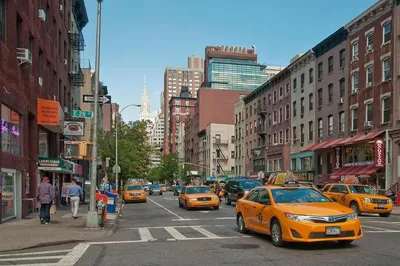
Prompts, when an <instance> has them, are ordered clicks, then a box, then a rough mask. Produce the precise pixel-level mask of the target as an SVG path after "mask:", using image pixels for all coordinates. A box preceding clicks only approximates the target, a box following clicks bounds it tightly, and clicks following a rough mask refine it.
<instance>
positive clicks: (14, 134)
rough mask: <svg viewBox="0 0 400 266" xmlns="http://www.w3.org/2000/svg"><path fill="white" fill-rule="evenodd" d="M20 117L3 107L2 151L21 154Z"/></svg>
mask: <svg viewBox="0 0 400 266" xmlns="http://www.w3.org/2000/svg"><path fill="white" fill-rule="evenodd" d="M20 123H21V119H20V115H19V114H17V113H16V112H14V111H12V110H11V109H10V108H8V107H7V106H5V105H1V123H0V124H1V143H2V144H1V150H2V151H3V152H9V153H12V154H16V155H20V154H21V145H20V143H21V142H20V127H21V125H20Z"/></svg>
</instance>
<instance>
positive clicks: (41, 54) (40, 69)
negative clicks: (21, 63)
mask: <svg viewBox="0 0 400 266" xmlns="http://www.w3.org/2000/svg"><path fill="white" fill-rule="evenodd" d="M38 64H39V66H38V68H39V77H41V78H42V77H43V51H42V50H40V49H39V62H38Z"/></svg>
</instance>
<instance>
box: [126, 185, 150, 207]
mask: <svg viewBox="0 0 400 266" xmlns="http://www.w3.org/2000/svg"><path fill="white" fill-rule="evenodd" d="M146 199H147V196H146V192H145V191H144V189H143V186H141V185H127V186H125V189H124V194H123V200H124V202H126V203H128V202H146Z"/></svg>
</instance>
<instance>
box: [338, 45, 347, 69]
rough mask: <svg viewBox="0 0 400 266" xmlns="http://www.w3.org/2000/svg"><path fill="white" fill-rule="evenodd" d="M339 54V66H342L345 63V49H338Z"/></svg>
mask: <svg viewBox="0 0 400 266" xmlns="http://www.w3.org/2000/svg"><path fill="white" fill-rule="evenodd" d="M339 56H340V67H344V65H345V64H346V50H345V49H342V50H340V52H339Z"/></svg>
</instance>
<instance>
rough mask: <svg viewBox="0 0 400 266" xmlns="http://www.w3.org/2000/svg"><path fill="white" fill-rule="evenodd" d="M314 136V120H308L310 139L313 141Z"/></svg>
mask: <svg viewBox="0 0 400 266" xmlns="http://www.w3.org/2000/svg"><path fill="white" fill-rule="evenodd" d="M313 138H314V123H313V121H310V122H308V140H310V141H312V140H313Z"/></svg>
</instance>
